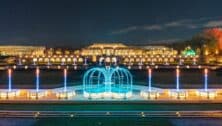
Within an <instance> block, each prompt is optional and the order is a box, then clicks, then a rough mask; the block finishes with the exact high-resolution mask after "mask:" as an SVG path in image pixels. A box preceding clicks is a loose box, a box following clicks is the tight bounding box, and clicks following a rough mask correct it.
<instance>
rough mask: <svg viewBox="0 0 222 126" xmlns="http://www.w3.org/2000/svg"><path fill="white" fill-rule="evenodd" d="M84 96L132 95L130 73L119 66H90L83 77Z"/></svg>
mask: <svg viewBox="0 0 222 126" xmlns="http://www.w3.org/2000/svg"><path fill="white" fill-rule="evenodd" d="M83 92H84V96H85V97H90V98H99V97H114V98H128V97H130V96H131V95H132V75H131V73H130V72H129V71H128V70H127V69H125V68H120V67H115V68H114V67H106V68H104V67H95V68H91V69H89V70H88V71H86V73H85V74H84V77H83Z"/></svg>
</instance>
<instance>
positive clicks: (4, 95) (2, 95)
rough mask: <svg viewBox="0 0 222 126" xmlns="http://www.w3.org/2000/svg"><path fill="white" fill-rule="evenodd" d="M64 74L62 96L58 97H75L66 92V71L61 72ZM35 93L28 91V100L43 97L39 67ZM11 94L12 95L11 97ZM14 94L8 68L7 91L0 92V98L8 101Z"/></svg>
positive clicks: (36, 72) (36, 75)
mask: <svg viewBox="0 0 222 126" xmlns="http://www.w3.org/2000/svg"><path fill="white" fill-rule="evenodd" d="M63 73H64V87H63V92H62V94H60V95H61V96H59V97H60V98H68V97H72V96H74V95H75V91H70V92H67V69H64V70H63ZM35 86H36V88H35V91H30V92H29V93H28V97H29V98H30V99H38V98H40V97H43V96H44V95H45V92H44V91H40V69H39V67H36V70H35ZM12 93H13V95H12ZM15 95H16V92H14V91H12V69H11V68H9V69H8V89H7V91H1V92H0V98H5V99H8V98H9V97H11V96H13V97H14V96H15Z"/></svg>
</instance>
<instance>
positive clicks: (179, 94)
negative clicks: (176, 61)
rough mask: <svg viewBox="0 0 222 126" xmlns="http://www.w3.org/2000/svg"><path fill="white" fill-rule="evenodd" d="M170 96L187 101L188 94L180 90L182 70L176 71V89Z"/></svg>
mask: <svg viewBox="0 0 222 126" xmlns="http://www.w3.org/2000/svg"><path fill="white" fill-rule="evenodd" d="M169 94H170V96H171V97H173V98H176V99H186V97H187V92H186V91H185V90H181V89H180V70H179V68H177V69H176V89H172V90H170V92H169Z"/></svg>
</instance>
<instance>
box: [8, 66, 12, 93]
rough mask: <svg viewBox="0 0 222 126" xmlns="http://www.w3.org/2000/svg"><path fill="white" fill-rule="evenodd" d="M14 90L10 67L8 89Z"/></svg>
mask: <svg viewBox="0 0 222 126" xmlns="http://www.w3.org/2000/svg"><path fill="white" fill-rule="evenodd" d="M11 90H12V70H11V69H8V91H9V92H11Z"/></svg>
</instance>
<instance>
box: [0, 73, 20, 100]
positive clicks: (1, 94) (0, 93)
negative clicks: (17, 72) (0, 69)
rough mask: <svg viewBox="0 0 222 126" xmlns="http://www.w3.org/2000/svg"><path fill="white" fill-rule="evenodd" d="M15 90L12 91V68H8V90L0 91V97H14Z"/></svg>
mask: <svg viewBox="0 0 222 126" xmlns="http://www.w3.org/2000/svg"><path fill="white" fill-rule="evenodd" d="M16 95H17V93H16V91H12V69H8V90H2V91H0V98H1V99H9V98H14V97H16Z"/></svg>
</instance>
